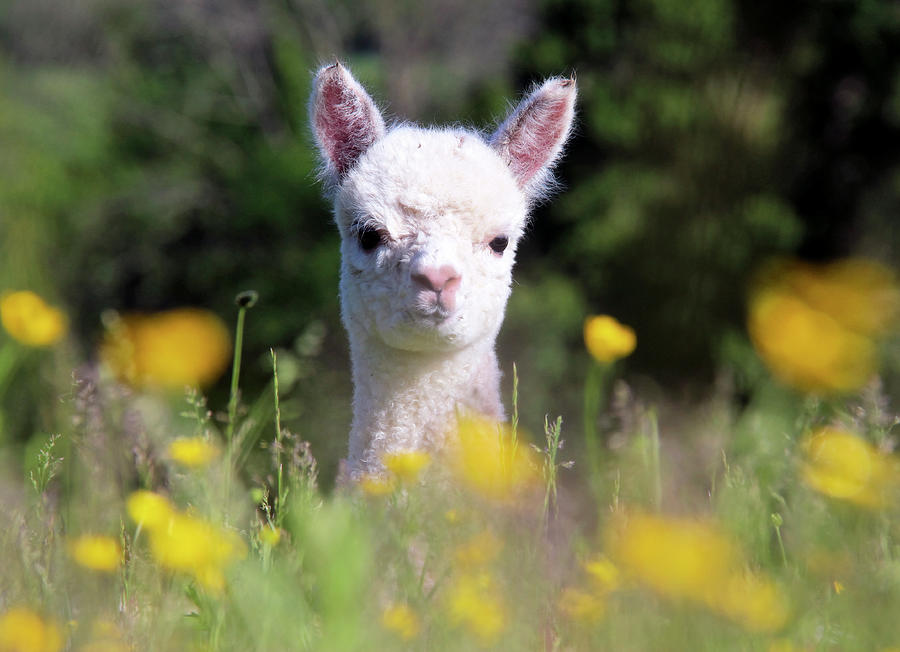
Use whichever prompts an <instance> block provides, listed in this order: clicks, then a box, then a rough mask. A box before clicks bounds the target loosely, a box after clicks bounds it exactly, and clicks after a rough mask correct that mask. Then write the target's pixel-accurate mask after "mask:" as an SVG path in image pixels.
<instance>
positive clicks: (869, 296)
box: [747, 259, 900, 393]
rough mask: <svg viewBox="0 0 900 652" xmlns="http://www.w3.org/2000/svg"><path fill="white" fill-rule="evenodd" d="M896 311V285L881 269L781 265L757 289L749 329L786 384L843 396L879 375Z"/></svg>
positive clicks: (852, 262) (846, 264)
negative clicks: (882, 346) (880, 352)
mask: <svg viewBox="0 0 900 652" xmlns="http://www.w3.org/2000/svg"><path fill="white" fill-rule="evenodd" d="M898 308H900V290H898V287H897V284H896V281H895V280H894V277H893V275H892V274H891V273H890V272H889V271H888V270H887V269H886V268H884V267H883V266H881V265H878V264H876V263H872V262H868V261H863V260H857V259H848V260H843V261H839V262H836V263H831V264H829V265H819V266H817V265H810V264H805V263H800V262H797V261H776V262H774V263H771V264H770V265H768V266H767V267H766V268H765V269H764V270H763V272H762V273H761V274H760V275H759V278H758V279H757V282H756V283H755V286H754V288H753V291H752V293H751V297H750V302H749V307H748V318H747V329H748V331H749V333H750V338H751V340H752V341H753V346H754V347H755V348H756V350H757V352H758V353H759V355H760V356H761V357H762V359H763V360H764V361H765V363H766V365H767V366H768V367H769V369H770V370H771V371H772V373H773V374H774V375H775V376H776V377H777V378H779V379H780V380H781V381H782V382H784V383H787V384H789V385H792V386H794V387H796V388H798V389H800V390H803V391H807V392H813V393H845V392H852V391H855V390H857V389H859V388H860V387H862V385H864V384H865V383H866V381H868V379H869V378H870V377H871V376H872V374H873V373H874V372H875V370H876V367H877V349H878V340H879V338H880V337H881V336H882V335H884V334H886V333H887V332H889V331H890V329H891V327H892V325H893V324H894V323H895V321H896V316H897V313H898Z"/></svg>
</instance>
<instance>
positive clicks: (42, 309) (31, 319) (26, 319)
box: [0, 290, 68, 346]
mask: <svg viewBox="0 0 900 652" xmlns="http://www.w3.org/2000/svg"><path fill="white" fill-rule="evenodd" d="M0 323H2V324H3V328H5V329H6V332H8V333H9V334H10V335H11V336H12V337H13V338H15V339H16V340H18V341H19V342H21V343H22V344H25V345H27V346H51V345H52V344H56V343H57V342H58V341H59V340H61V339H62V338H63V337H64V336H65V334H66V331H67V330H68V319H67V318H66V315H65V313H63V312H62V311H61V310H59V309H58V308H54V307H52V306H48V305H47V304H46V303H45V302H44V300H43V299H42V298H41V297H39V296H38V295H37V294H35V293H34V292H30V291H28V290H21V291H18V292H7V293H4V294H3V295H2V296H0Z"/></svg>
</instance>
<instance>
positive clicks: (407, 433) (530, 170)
mask: <svg viewBox="0 0 900 652" xmlns="http://www.w3.org/2000/svg"><path fill="white" fill-rule="evenodd" d="M575 94H576V91H575V81H574V80H573V79H561V78H552V79H548V80H547V81H545V82H544V83H543V84H542V85H540V86H539V87H537V88H536V89H535V90H534V91H533V92H532V93H531V94H530V95H529V96H528V97H527V98H525V99H524V100H523V101H522V102H521V103H520V104H519V106H518V107H516V108H515V110H513V111H512V112H511V113H510V115H509V117H508V118H507V119H506V121H505V122H503V124H502V125H500V127H499V128H498V129H497V130H496V132H494V134H493V135H491V136H490V137H488V138H487V139H485V138H483V137H482V135H481V134H478V133H476V132H474V131H469V130H466V129H461V128H457V127H446V128H422V127H419V126H416V125H412V124H406V123H401V124H397V125H394V126H391V127H386V126H385V122H384V118H383V117H382V115H381V113H380V111H379V110H378V108H377V107H376V106H375V103H374V102H373V100H372V98H371V97H369V95H368V94H367V93H366V91H365V90H364V89H363V87H362V86H360V84H359V83H358V82H357V81H356V80H355V79H354V78H353V76H352V75H351V74H350V72H349V71H348V70H347V69H346V68H344V67H343V66H342V65H340V64H334V65H331V66H328V67H325V68H322V69H321V70H319V72H318V74H317V75H316V77H315V81H314V86H313V92H312V98H311V104H310V119H311V122H312V128H313V133H314V135H315V139H316V143H317V145H318V147H319V150H320V152H321V154H322V159H323V162H324V179H325V182H326V184H327V186H328V188H329V191H330V193H331V194H332V195H333V197H334V219H335V222H336V223H337V226H338V230H339V231H340V235H341V282H340V294H341V313H342V319H343V323H344V326H345V327H346V329H347V333H348V334H349V339H350V356H351V360H352V365H353V385H354V393H353V424H352V426H351V431H350V446H349V454H348V459H347V467H346V469H345V471H346V472H349V475H350V477H351V478H359V477H360V476H361V475H364V474H369V473H378V472H380V471H381V470H383V467H382V463H381V459H382V456H383V455H384V454H385V453H390V452H397V451H409V450H426V451H429V452H432V453H435V452H438V451H440V450H441V449H442V448H443V446H444V443H445V440H446V439H447V438H448V437H450V436H452V434H453V432H454V430H455V426H456V416H457V414H458V413H460V412H467V411H468V412H472V411H475V412H477V413H480V414H483V415H486V416H488V417H492V418H495V419H503V418H504V410H503V405H502V403H501V400H500V370H499V367H498V364H497V358H496V355H495V353H494V342H495V340H496V337H497V333H498V331H499V330H500V324H501V322H502V321H503V312H504V310H505V308H506V301H507V298H508V297H509V293H510V283H511V280H512V268H513V260H514V257H515V252H516V245H517V244H518V242H519V238H521V236H522V232H523V230H524V228H525V225H526V221H527V218H528V210H529V207H530V205H531V204H533V203H534V202H535V201H536V200H538V199H540V198H541V197H542V196H543V195H544V194H545V193H546V191H547V188H548V186H549V185H550V184H551V182H552V179H551V176H550V168H551V167H552V166H553V164H554V163H555V161H556V160H557V158H558V157H559V155H560V153H561V151H562V147H563V144H564V143H565V141H566V138H567V137H568V135H569V131H570V128H571V124H572V117H573V114H574V105H575Z"/></svg>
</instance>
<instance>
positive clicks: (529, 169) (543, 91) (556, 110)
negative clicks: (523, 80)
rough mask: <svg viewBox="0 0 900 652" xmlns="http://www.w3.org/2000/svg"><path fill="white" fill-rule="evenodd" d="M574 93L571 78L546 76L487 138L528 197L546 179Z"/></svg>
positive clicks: (571, 112)
mask: <svg viewBox="0 0 900 652" xmlns="http://www.w3.org/2000/svg"><path fill="white" fill-rule="evenodd" d="M576 94H577V92H576V88H575V80H574V79H563V78H559V77H553V78H551V79H548V80H547V81H545V82H544V83H543V84H541V85H540V86H539V87H538V88H536V89H535V90H533V91H532V92H531V94H530V95H529V96H528V97H526V98H525V99H524V100H522V101H521V102H520V103H519V106H517V107H516V108H515V110H514V111H513V112H512V113H510V115H509V117H507V118H506V120H505V121H504V122H503V124H502V125H500V127H499V128H498V129H497V131H496V132H495V133H494V135H493V136H491V138H490V140H489V143H490V145H491V147H493V148H494V150H495V151H496V152H497V153H498V154H499V155H500V156H501V157H502V158H503V160H504V161H506V164H507V165H508V166H509V168H510V170H511V171H512V173H513V175H514V176H515V177H516V180H517V181H518V182H519V187H520V188H522V190H524V191H525V193H526V194H527V195H528V196H529V197H531V198H535V197H539V196H540V195H541V193H542V192H543V191H544V189H545V187H546V186H547V184H548V182H549V181H550V170H551V168H552V167H553V164H554V163H555V162H556V159H557V158H559V155H560V154H561V153H562V148H563V145H564V144H565V142H566V139H567V138H568V137H569V133H570V131H571V129H572V119H573V118H574V116H575V96H576Z"/></svg>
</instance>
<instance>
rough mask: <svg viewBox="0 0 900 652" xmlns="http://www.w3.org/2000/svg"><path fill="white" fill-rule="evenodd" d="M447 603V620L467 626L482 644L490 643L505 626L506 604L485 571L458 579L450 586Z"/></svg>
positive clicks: (487, 644) (491, 643) (488, 644)
mask: <svg viewBox="0 0 900 652" xmlns="http://www.w3.org/2000/svg"><path fill="white" fill-rule="evenodd" d="M447 605H448V611H449V616H450V621H451V622H452V623H453V624H456V625H462V626H463V627H465V628H466V629H468V630H469V631H470V632H472V633H473V634H475V636H476V637H477V638H478V639H479V641H480V642H481V643H482V644H483V645H485V646H490V645H493V643H494V642H495V641H496V640H497V637H498V636H499V635H500V634H501V632H503V630H504V629H506V623H507V616H506V607H505V606H504V604H503V600H502V599H501V596H500V593H499V591H498V590H497V587H496V585H495V583H494V580H493V578H492V577H491V576H490V575H489V574H487V573H477V574H464V575H462V576H461V577H459V578H457V580H456V581H455V582H454V583H453V585H452V586H451V587H450V589H449V592H448V598H447Z"/></svg>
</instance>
